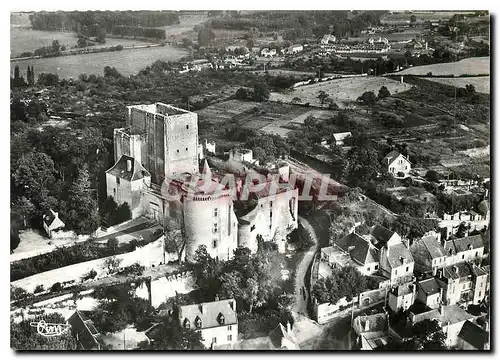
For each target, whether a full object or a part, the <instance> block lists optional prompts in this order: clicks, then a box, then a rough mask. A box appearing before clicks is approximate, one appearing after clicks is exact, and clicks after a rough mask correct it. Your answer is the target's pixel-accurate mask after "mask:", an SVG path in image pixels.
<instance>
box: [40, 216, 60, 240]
mask: <svg viewBox="0 0 500 360" xmlns="http://www.w3.org/2000/svg"><path fill="white" fill-rule="evenodd" d="M65 226H66V224H65V223H63V222H62V220H61V219H59V213H57V212H55V211H53V210H52V209H49V212H48V213H47V214H45V215H44V216H43V228H44V229H45V232H46V233H47V235H48V236H49V238H51V239H52V234H53V232H54V231H57V230H61V229H63V228H64V227H65Z"/></svg>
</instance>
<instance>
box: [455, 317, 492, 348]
mask: <svg viewBox="0 0 500 360" xmlns="http://www.w3.org/2000/svg"><path fill="white" fill-rule="evenodd" d="M458 337H459V338H461V339H462V340H464V341H465V342H467V343H469V344H471V345H472V346H474V347H475V348H476V349H478V350H484V349H485V347H486V345H487V344H488V342H489V337H490V336H489V333H488V332H487V331H485V330H484V329H482V328H480V327H479V326H477V325H475V324H473V323H472V322H470V321H469V320H467V321H466V322H465V323H464V325H463V326H462V330H460V333H459V334H458Z"/></svg>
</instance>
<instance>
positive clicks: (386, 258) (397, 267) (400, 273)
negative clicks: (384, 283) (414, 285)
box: [380, 239, 415, 286]
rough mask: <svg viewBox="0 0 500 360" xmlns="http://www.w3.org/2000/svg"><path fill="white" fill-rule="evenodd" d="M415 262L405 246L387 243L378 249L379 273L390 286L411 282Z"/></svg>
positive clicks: (399, 243) (391, 242)
mask: <svg viewBox="0 0 500 360" xmlns="http://www.w3.org/2000/svg"><path fill="white" fill-rule="evenodd" d="M414 266H415V261H414V260H413V257H412V255H411V252H410V250H409V249H408V248H407V247H406V245H405V244H403V243H402V242H401V240H400V241H399V242H396V241H395V239H394V240H393V241H390V242H388V243H387V244H386V245H384V246H382V248H381V249H380V273H381V275H383V276H385V277H387V278H389V279H390V280H391V286H395V285H400V284H404V283H407V282H410V281H412V279H413V269H414Z"/></svg>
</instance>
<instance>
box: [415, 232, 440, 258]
mask: <svg viewBox="0 0 500 360" xmlns="http://www.w3.org/2000/svg"><path fill="white" fill-rule="evenodd" d="M420 241H421V242H422V243H423V244H424V245H425V248H426V249H427V251H428V252H429V255H430V257H431V259H436V258H440V257H443V256H446V252H445V250H444V248H443V245H441V243H440V242H439V241H438V239H436V237H435V236H426V237H424V238H422V239H421V240H420Z"/></svg>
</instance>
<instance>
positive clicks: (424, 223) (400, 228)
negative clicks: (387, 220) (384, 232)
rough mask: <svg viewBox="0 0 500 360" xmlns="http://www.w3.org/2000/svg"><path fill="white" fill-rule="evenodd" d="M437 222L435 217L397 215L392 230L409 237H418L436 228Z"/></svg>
mask: <svg viewBox="0 0 500 360" xmlns="http://www.w3.org/2000/svg"><path fill="white" fill-rule="evenodd" d="M438 226H439V222H438V221H437V220H435V219H422V218H415V217H411V216H409V215H408V214H402V215H400V216H398V218H397V219H396V221H395V222H394V224H393V230H394V231H396V232H397V233H398V234H400V235H401V236H403V237H406V238H409V239H412V240H414V239H420V238H421V237H422V236H424V234H426V233H428V232H429V231H435V230H437V229H438Z"/></svg>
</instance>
